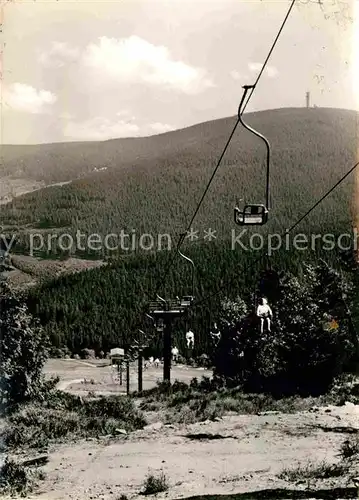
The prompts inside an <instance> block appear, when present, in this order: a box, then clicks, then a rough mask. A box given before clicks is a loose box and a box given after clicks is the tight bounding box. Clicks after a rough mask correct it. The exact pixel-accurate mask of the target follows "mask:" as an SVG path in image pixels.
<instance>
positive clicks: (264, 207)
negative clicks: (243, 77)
mask: <svg viewBox="0 0 359 500" xmlns="http://www.w3.org/2000/svg"><path fill="white" fill-rule="evenodd" d="M242 88H243V89H244V92H243V96H242V100H241V102H240V104H239V107H238V119H239V121H240V123H241V125H242V126H243V127H244V128H245V129H247V130H248V131H249V132H251V133H252V134H254V135H256V136H257V137H259V138H260V139H262V140H263V141H264V143H265V145H266V148H267V160H266V163H267V171H266V196H265V203H260V204H245V205H244V208H243V209H240V208H238V207H235V209H234V222H235V223H236V224H238V225H239V226H247V225H252V226H254V225H255V226H258V225H260V226H261V225H263V224H266V222H267V221H268V211H269V172H270V144H269V142H268V140H267V139H266V137H264V135H262V134H260V133H259V132H257V131H256V130H254V129H253V128H252V127H250V126H249V125H247V124H246V123H244V121H243V118H242V112H243V111H242V106H243V104H244V102H245V98H246V95H247V92H248V90H250V89H253V88H254V85H243V87H242Z"/></svg>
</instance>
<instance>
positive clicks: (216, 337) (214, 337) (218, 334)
mask: <svg viewBox="0 0 359 500" xmlns="http://www.w3.org/2000/svg"><path fill="white" fill-rule="evenodd" d="M210 336H211V338H212V341H213V342H214V343H215V344H218V342H219V341H220V340H221V332H220V331H219V329H218V326H217V323H214V325H213V328H212V330H211V332H210Z"/></svg>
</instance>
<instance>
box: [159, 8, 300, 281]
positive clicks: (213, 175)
mask: <svg viewBox="0 0 359 500" xmlns="http://www.w3.org/2000/svg"><path fill="white" fill-rule="evenodd" d="M296 1H297V0H292V2H291V5H290V7H289V9H288V11H287V14H286V16H285V18H284V20H283V22H282V24H281V27H280V29H279V31H278V33H277V35H276V37H275V39H274V42H273V43H272V46H271V48H270V50H269V52H268V55H267V57H266V59H265V61H264V63H263V66H262V69H261V71H260V72H259V74H258V76H257V79H256V81H255V84H254V85H253V88H252V90H251V92H250V94H249V96H248V99H247V102H246V103H245V106H244V108H243V110H242V113H241V114H243V112H244V110H245V108H246V107H247V105H248V103H249V101H250V99H251V97H252V95H253V92H254V90H255V88H256V86H257V84H258V82H259V80H260V78H261V76H262V74H263V72H264V70H265V68H266V66H267V63H268V61H269V59H270V56H271V55H272V52H273V50H274V48H275V46H276V44H277V42H278V39H279V37H280V35H281V33H282V31H283V28H284V26H285V24H286V22H287V20H288V18H289V15H290V13H291V11H292V9H293V7H294V4H295V2H296ZM240 121H241V118H240V116H238V117H237V120H236V123H235V125H234V127H233V129H232V131H231V133H230V135H229V138H228V140H227V142H226V145H225V147H224V149H223V151H222V153H221V155H220V157H219V159H218V161H217V164H216V167H215V169H214V171H213V173H212V175H211V177H210V179H209V181H208V183H207V186H206V188H205V190H204V192H203V194H202V196H201V199H200V201H199V202H198V204H197V207H196V209H195V211H194V214H193V216H192V218H191V220H190V223H189V224H188V227H187V229H186V231H185V232H184V233H182V234H181V235H180V238H179V240H178V243H177V247H176V252H175V254H176V253H178V251H179V250H180V248H181V246H182V244H183V241H184V239H185V237H186V234H187V233H188V231H190V229H191V227H192V224H193V222H194V220H195V218H196V216H197V214H198V212H199V209H200V208H201V206H202V203H203V201H204V199H205V197H206V194H207V192H208V190H209V188H210V186H211V184H212V182H213V179H214V177H215V175H216V173H217V171H218V169H219V167H220V165H221V162H222V159H223V157H224V155H225V153H226V151H227V149H228V146H229V144H230V142H231V140H232V137H233V135H234V133H235V131H236V129H237V127H238V124H239V123H240ZM175 258H176V255H175V256H174V257H173V258H172V260H171V261H170V263H169V265H168V266H166V268H165V272H164V273H163V275H162V274H161V276H160V278H161V283H163V276H167V275H168V272H169V270H170V268H171V267H172V265H173V262H174V260H175Z"/></svg>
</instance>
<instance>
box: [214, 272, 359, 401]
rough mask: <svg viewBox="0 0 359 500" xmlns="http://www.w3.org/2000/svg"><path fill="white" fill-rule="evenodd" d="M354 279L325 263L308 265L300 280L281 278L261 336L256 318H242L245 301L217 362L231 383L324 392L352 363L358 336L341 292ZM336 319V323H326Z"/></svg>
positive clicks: (227, 327) (253, 388) (282, 391)
mask: <svg viewBox="0 0 359 500" xmlns="http://www.w3.org/2000/svg"><path fill="white" fill-rule="evenodd" d="M350 287H351V283H350V282H349V281H348V280H347V281H346V280H345V279H344V278H342V276H340V275H339V273H337V272H336V271H334V270H333V269H330V268H329V267H328V266H326V265H325V264H324V263H323V264H321V265H319V266H316V267H313V266H306V267H305V269H304V271H303V275H302V277H301V279H299V278H296V277H294V276H291V275H287V276H282V278H281V280H280V291H279V292H280V293H279V298H278V301H277V303H276V305H275V311H274V313H275V319H274V322H273V325H272V331H271V332H266V331H265V332H264V334H263V335H262V336H260V332H259V325H258V322H257V319H256V317H255V316H254V317H253V316H249V317H246V318H243V316H241V314H240V311H244V310H245V308H244V307H243V301H240V303H239V307H238V308H237V309H236V308H235V307H234V306H233V304H232V305H231V307H232V309H231V310H233V309H234V310H235V311H237V312H236V314H235V315H234V314H232V316H230V318H231V322H230V321H228V316H229V314H228V310H229V305H228V301H227V302H226V303H225V304H224V312H223V315H224V318H225V320H226V321H227V323H225V322H223V323H225V324H224V327H223V334H222V339H221V341H220V343H219V346H218V349H217V352H216V355H215V359H214V364H215V375H216V377H218V378H219V379H221V378H222V379H224V380H225V381H226V384H227V385H228V386H231V385H232V386H238V385H241V386H242V387H243V389H244V390H245V391H249V392H257V391H264V392H267V391H269V392H272V393H273V394H274V395H276V396H287V395H291V394H301V395H303V396H307V395H319V394H323V393H325V392H326V391H327V390H328V388H329V387H330V385H331V384H332V382H333V380H334V379H335V377H337V376H338V375H340V374H341V373H343V372H344V370H345V369H346V368H347V367H348V365H349V363H350V360H351V358H352V355H353V353H354V352H355V349H354V345H355V338H354V337H353V332H352V330H351V326H350V318H349V315H348V310H347V308H346V306H345V303H344V300H343V296H344V295H345V294H347V293H348V291H350ZM328 318H329V320H330V319H331V318H335V319H336V323H337V325H336V326H337V327H336V328H333V329H330V328H328V327H327V323H329V322H330V321H328Z"/></svg>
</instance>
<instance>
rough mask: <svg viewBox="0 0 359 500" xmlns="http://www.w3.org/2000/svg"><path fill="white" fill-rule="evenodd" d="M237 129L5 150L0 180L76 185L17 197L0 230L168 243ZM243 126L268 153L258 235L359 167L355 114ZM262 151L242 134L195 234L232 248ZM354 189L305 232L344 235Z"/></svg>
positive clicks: (217, 124) (284, 223)
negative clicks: (266, 218)
mask: <svg viewBox="0 0 359 500" xmlns="http://www.w3.org/2000/svg"><path fill="white" fill-rule="evenodd" d="M235 120H236V118H235V117H232V118H225V119H221V120H215V121H211V122H206V123H202V124H199V125H195V126H192V127H188V128H185V129H182V130H179V131H174V132H168V133H166V134H161V135H158V136H153V137H149V138H136V139H116V140H110V141H104V142H101V143H71V144H51V145H40V146H26V147H25V146H24V147H19V149H18V153H17V154H16V152H15V151H14V150H12V148H17V146H8V147H5V148H4V151H5V154H4V164H3V165H2V169H3V173H4V174H5V173H8V172H9V171H13V172H14V168H15V166H16V168H17V170H16V175H17V176H26V177H27V178H31V179H34V180H37V181H45V182H50V181H51V182H55V181H66V180H69V179H70V178H71V179H73V178H76V177H79V176H82V178H81V179H77V180H75V181H74V182H72V183H71V184H66V185H63V186H54V187H49V188H46V189H42V190H39V191H36V192H33V193H28V194H26V195H24V196H21V197H19V198H16V199H15V200H14V201H13V202H12V203H10V204H8V205H5V206H4V207H3V209H2V213H1V219H0V223H1V224H2V225H9V224H10V225H15V226H17V227H20V228H21V226H24V225H25V224H31V225H32V226H33V228H34V229H37V230H41V231H46V230H50V231H52V232H53V231H55V232H70V233H72V234H74V233H75V231H76V230H80V231H82V232H85V233H86V234H90V233H96V234H100V235H102V237H103V236H104V235H105V234H108V233H119V232H120V231H121V230H124V231H125V232H126V233H129V234H131V232H132V234H136V236H137V237H138V236H139V235H140V234H141V233H150V234H152V235H158V234H167V233H168V234H170V235H171V237H172V236H173V235H174V234H175V233H178V232H180V231H182V230H183V229H184V227H185V226H186V225H187V223H188V220H189V218H190V216H191V215H192V213H193V211H194V209H195V207H196V204H197V202H198V200H199V199H200V197H201V194H202V192H203V190H204V187H205V185H206V183H207V181H208V180H209V178H210V176H211V174H212V171H213V169H214V167H215V165H216V162H217V160H218V157H219V155H220V153H221V151H222V149H223V147H224V145H225V143H226V141H227V139H228V136H229V134H230V131H231V130H232V127H233V125H234V123H235ZM246 120H247V122H248V123H249V124H250V125H251V126H252V127H254V128H256V129H258V130H259V131H260V132H261V133H263V134H264V135H266V136H268V138H269V140H270V142H271V145H272V149H273V154H272V167H271V200H272V211H271V218H270V222H269V224H268V225H267V226H266V227H265V229H264V228H263V229H261V231H262V230H263V231H274V230H275V231H278V230H280V231H282V230H283V229H285V228H286V227H288V225H290V224H292V223H293V222H295V221H296V220H297V218H299V217H300V215H302V214H303V213H304V212H305V211H306V210H307V209H308V208H309V207H310V206H311V205H312V204H313V203H315V201H316V200H317V199H318V198H320V197H321V196H322V194H323V193H325V191H327V189H329V188H330V187H331V186H332V185H333V184H335V182H336V181H337V180H338V179H339V178H340V176H341V175H343V174H344V173H345V172H346V171H347V170H349V168H350V167H351V166H352V165H353V164H354V163H355V161H356V160H357V133H358V127H357V125H358V114H357V113H356V112H354V111H348V110H338V109H324V108H314V109H303V108H288V109H278V110H269V111H261V112H257V113H250V114H248V115H246ZM264 152H265V150H264V146H263V143H262V142H261V141H260V140H259V139H257V138H256V137H254V136H253V135H252V134H250V133H249V132H247V131H246V130H243V129H241V128H240V127H238V129H237V132H236V134H235V135H234V137H233V140H232V142H231V144H230V147H229V148H228V151H227V154H226V155H225V157H224V160H223V165H222V167H221V168H220V169H219V171H218V174H217V176H216V178H215V180H214V182H213V184H212V187H211V189H210V191H209V192H208V195H207V197H206V199H205V202H204V203H203V206H202V209H201V210H200V212H199V214H198V217H197V219H196V221H195V224H194V227H195V229H206V228H209V227H211V228H213V229H215V230H216V231H218V233H217V235H218V238H219V237H223V238H226V239H228V238H230V237H231V231H232V229H233V228H234V223H233V207H234V205H235V202H236V199H241V198H245V199H246V201H247V202H255V203H260V202H263V201H264V192H265V167H264V161H265V157H264ZM94 169H97V171H96V172H94ZM100 169H106V170H100ZM89 172H92V173H91V174H90V173H89ZM353 180H354V177H353V176H352V177H350V178H348V179H347V180H346V181H345V182H344V183H343V185H341V186H340V187H339V188H338V189H337V190H336V191H335V192H334V193H333V194H332V195H331V196H330V197H329V198H328V199H327V200H326V201H325V202H324V203H323V204H321V205H320V206H319V207H318V208H317V209H316V211H315V212H314V213H313V214H312V215H311V216H310V217H309V218H308V219H306V221H305V223H303V225H302V228H305V229H306V230H307V229H308V228H310V229H311V230H312V231H316V232H318V231H320V232H321V233H323V231H324V232H330V233H332V232H338V231H341V232H342V231H343V229H344V228H346V229H347V228H349V227H350V224H351V221H352V217H353V215H352V213H351V201H352V194H353ZM298 229H300V228H298ZM26 231H28V229H26ZM23 239H24V240H25V239H26V238H25V237H24V236H23ZM100 253H101V252H100Z"/></svg>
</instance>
